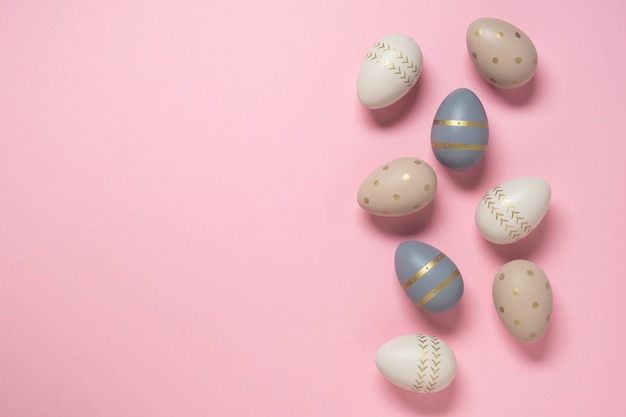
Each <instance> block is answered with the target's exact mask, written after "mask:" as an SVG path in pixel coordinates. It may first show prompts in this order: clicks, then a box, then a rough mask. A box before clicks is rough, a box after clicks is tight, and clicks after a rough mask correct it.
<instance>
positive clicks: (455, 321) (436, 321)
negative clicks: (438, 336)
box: [418, 298, 466, 334]
mask: <svg viewBox="0 0 626 417" xmlns="http://www.w3.org/2000/svg"><path fill="white" fill-rule="evenodd" d="M464 309H465V306H464V303H463V298H461V300H460V301H459V302H458V303H457V305H455V306H454V307H453V308H451V309H450V310H448V311H444V312H442V313H432V312H430V311H426V310H424V309H418V310H419V312H420V316H421V318H422V319H423V320H424V321H425V322H426V323H427V324H428V326H430V327H431V328H433V329H436V330H437V331H438V332H440V333H445V334H448V333H452V332H454V331H455V330H456V329H457V328H458V327H459V326H460V322H461V321H462V319H463V318H464V317H465V316H466V314H463V310H464Z"/></svg>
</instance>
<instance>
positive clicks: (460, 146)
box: [432, 142, 487, 151]
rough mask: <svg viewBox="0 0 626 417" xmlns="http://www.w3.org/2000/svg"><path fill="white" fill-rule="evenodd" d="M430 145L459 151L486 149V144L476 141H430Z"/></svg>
mask: <svg viewBox="0 0 626 417" xmlns="http://www.w3.org/2000/svg"><path fill="white" fill-rule="evenodd" d="M432 147H433V148H436V149H453V150H460V151H484V150H485V149H487V145H479V144H477V143H449V142H432Z"/></svg>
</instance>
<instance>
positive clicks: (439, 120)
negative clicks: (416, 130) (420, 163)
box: [430, 88, 489, 171]
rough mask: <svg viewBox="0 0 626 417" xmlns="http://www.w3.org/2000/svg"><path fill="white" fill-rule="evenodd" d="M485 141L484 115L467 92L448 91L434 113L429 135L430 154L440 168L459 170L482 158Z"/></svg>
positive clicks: (474, 163)
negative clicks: (441, 166) (433, 156)
mask: <svg viewBox="0 0 626 417" xmlns="http://www.w3.org/2000/svg"><path fill="white" fill-rule="evenodd" d="M488 142H489V125H488V123H487V114H486V113H485V108H484V107H483V104H482V103H481V102H480V99H479V98H478V97H477V96H476V94H474V93H473V92H472V91H471V90H468V89H467V88H459V89H457V90H454V91H453V92H451V93H450V94H449V95H448V96H447V97H446V98H445V99H444V100H443V102H442V103H441V105H440V106H439V108H438V109H437V113H435V119H434V120H433V126H432V129H431V132H430V144H431V146H432V148H433V153H434V154H435V157H436V158H437V160H438V161H439V162H440V163H441V165H443V166H445V167H448V168H450V169H453V170H457V171H462V170H465V169H468V168H471V167H473V166H474V165H476V164H477V163H478V162H480V160H481V159H482V158H483V156H485V150H486V149H487V143H488Z"/></svg>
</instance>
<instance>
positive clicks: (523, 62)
mask: <svg viewBox="0 0 626 417" xmlns="http://www.w3.org/2000/svg"><path fill="white" fill-rule="evenodd" d="M465 40H466V43H467V52H468V53H469V55H470V58H471V60H472V62H473V63H474V66H475V67H476V69H477V70H478V73H479V74H480V75H481V76H482V77H483V78H484V79H485V80H486V81H488V82H489V83H490V84H491V85H494V86H496V87H500V88H516V87H520V86H522V85H524V84H526V83H527V82H528V81H530V79H531V78H532V77H533V75H535V70H536V69H537V50H536V49H535V45H534V44H533V41H532V40H531V39H530V38H529V37H528V35H526V33H524V31H522V30H521V29H520V28H518V27H517V26H514V25H512V24H511V23H509V22H506V21H504V20H500V19H495V18H490V17H485V18H481V19H477V20H475V21H473V22H472V23H471V24H470V25H469V27H468V28H467V34H466V37H465Z"/></svg>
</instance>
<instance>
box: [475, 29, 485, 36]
mask: <svg viewBox="0 0 626 417" xmlns="http://www.w3.org/2000/svg"><path fill="white" fill-rule="evenodd" d="M474 34H475V35H476V36H481V35H482V34H483V31H482V30H480V29H478V30H477V31H476V32H475V33H474Z"/></svg>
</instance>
